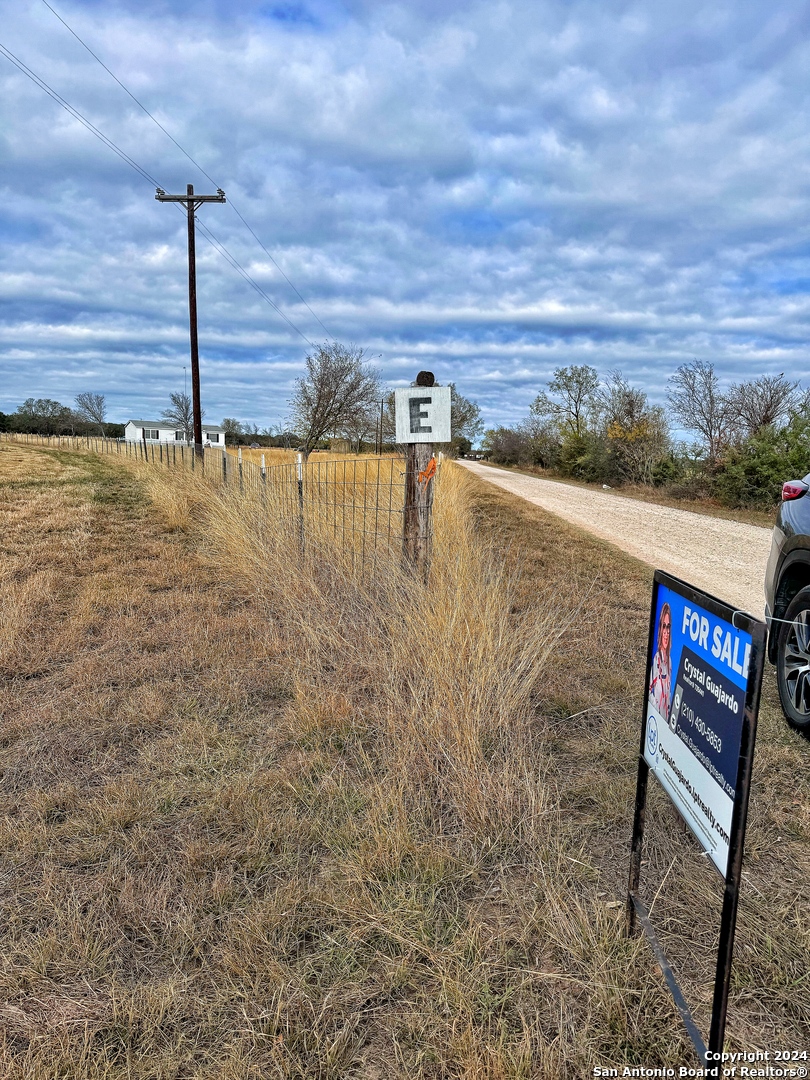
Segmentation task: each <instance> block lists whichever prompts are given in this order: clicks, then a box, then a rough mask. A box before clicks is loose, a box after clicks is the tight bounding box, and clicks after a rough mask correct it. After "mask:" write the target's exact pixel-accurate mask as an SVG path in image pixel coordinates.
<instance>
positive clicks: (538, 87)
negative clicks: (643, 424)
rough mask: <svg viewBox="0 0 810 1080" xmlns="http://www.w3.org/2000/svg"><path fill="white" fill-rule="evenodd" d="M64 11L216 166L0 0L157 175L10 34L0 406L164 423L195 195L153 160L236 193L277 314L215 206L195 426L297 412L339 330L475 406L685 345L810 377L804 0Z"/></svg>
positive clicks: (179, 378) (91, 3)
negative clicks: (572, 369)
mask: <svg viewBox="0 0 810 1080" xmlns="http://www.w3.org/2000/svg"><path fill="white" fill-rule="evenodd" d="M52 7H53V8H54V9H55V11H56V12H58V14H59V15H60V16H61V17H62V19H64V20H65V22H67V23H68V24H69V26H70V27H71V28H72V29H73V31H74V32H75V34H77V35H78V36H79V37H81V38H82V39H83V41H84V42H86V44H87V45H88V46H89V47H90V49H92V50H93V52H94V53H96V55H97V56H98V57H99V58H100V59H101V60H102V61H103V62H104V64H106V65H107V67H108V68H109V69H110V70H111V71H112V72H113V73H114V74H115V76H116V77H117V78H118V79H119V80H120V81H121V82H122V83H123V84H124V85H125V86H126V87H127V89H128V90H129V91H130V92H131V94H133V95H134V96H135V97H136V98H137V99H138V100H139V101H140V102H141V103H142V104H143V105H144V106H145V107H146V109H148V110H149V112H151V113H152V114H153V116H154V117H155V118H156V119H157V120H158V121H159V123H160V124H161V125H162V126H163V127H164V128H165V129H166V131H167V132H168V133H169V134H170V135H171V137H172V139H174V140H176V143H179V144H180V146H182V147H183V148H184V150H185V151H187V153H188V154H189V155H190V156H191V157H192V158H193V159H194V160H195V161H196V162H197V163H199V166H201V169H202V170H203V171H201V169H200V168H198V167H196V166H195V165H194V164H192V162H191V161H190V160H189V159H188V158H187V157H185V156H184V154H183V153H182V152H181V150H180V149H178V146H177V145H176V144H175V142H172V139H170V138H169V137H168V136H167V134H165V133H164V131H162V130H161V129H160V127H158V126H157V124H156V123H154V122H153V120H152V119H150V118H149V117H148V116H147V115H146V114H145V113H144V112H143V111H142V110H141V109H140V108H139V106H138V105H137V104H136V103H135V102H134V101H133V100H132V98H131V97H129V96H128V95H127V93H126V92H125V91H124V90H123V89H122V88H121V87H120V86H119V85H118V84H117V83H116V82H115V81H114V80H113V79H112V78H111V76H110V75H109V74H108V73H107V71H105V70H104V68H103V67H102V66H101V65H100V64H99V63H98V62H97V60H95V59H94V58H93V57H92V56H91V55H90V53H88V52H87V50H86V49H85V48H84V46H83V45H82V44H81V43H80V42H79V41H78V40H76V38H75V37H74V36H72V35H71V33H70V32H69V30H68V29H67V28H66V27H65V26H64V25H63V23H62V22H60V21H59V19H58V18H57V17H56V16H55V15H54V13H53V12H52V11H51V10H49V8H48V7H47V6H46V4H45V3H44V2H43V0H21V2H19V3H14V4H12V3H11V2H10V0H4V2H3V3H2V10H3V18H2V20H0V42H1V43H2V45H3V46H5V48H6V49H8V50H10V51H11V52H12V53H13V54H14V55H15V56H16V57H18V58H19V60H20V61H22V62H23V63H24V64H26V65H27V66H28V67H29V68H30V69H31V70H32V71H33V72H35V73H36V74H37V75H38V76H39V77H40V78H41V79H44V80H45V81H46V82H47V83H48V85H49V86H50V87H51V88H52V89H53V90H54V91H55V92H57V93H58V94H59V95H61V96H62V97H63V98H64V99H65V100H66V101H68V102H69V103H70V104H71V105H72V106H73V107H74V108H75V109H78V110H79V111H80V112H81V113H82V114H83V115H84V116H85V117H87V119H88V120H89V121H90V122H91V123H92V124H93V125H95V127H96V128H97V129H98V130H99V131H101V132H102V133H103V134H104V135H106V136H107V137H108V138H109V139H111V140H112V141H113V142H114V143H116V144H117V145H118V146H119V147H120V148H121V149H122V150H123V151H124V152H125V153H126V154H127V155H129V156H130V157H131V158H132V159H133V160H134V161H135V162H136V163H137V165H138V166H139V167H140V168H141V169H143V170H144V171H145V172H146V173H147V174H148V178H144V177H143V176H141V175H140V174H139V173H138V172H136V171H135V170H134V169H133V168H131V167H130V166H129V165H128V164H126V163H125V162H124V161H122V160H121V159H120V158H119V157H118V156H116V155H115V154H114V153H113V152H112V151H111V150H110V149H109V148H108V147H107V146H105V145H104V144H103V143H102V142H101V141H100V140H99V139H98V138H96V137H95V136H93V135H92V134H91V133H90V132H88V131H87V130H86V129H85V128H84V127H82V126H81V124H80V123H79V122H78V121H77V120H76V119H75V118H73V117H71V116H70V115H69V114H68V113H67V112H66V111H65V110H64V109H63V108H62V107H61V106H60V105H59V104H58V103H57V102H55V101H54V100H52V98H50V97H49V96H48V95H47V94H46V93H44V92H43V90H42V89H40V88H39V87H38V86H36V85H35V84H34V83H33V82H32V81H31V80H30V79H29V78H28V77H26V76H25V75H24V74H22V73H21V72H20V71H19V70H18V69H17V68H15V67H14V66H13V65H12V64H11V63H10V62H9V60H8V59H7V58H6V57H5V56H2V55H0V80H1V81H0V163H1V164H2V167H1V168H0V185H1V186H2V198H1V199H0V374H1V376H2V377H1V378H0V410H2V411H6V412H9V411H13V410H14V409H15V408H16V407H17V406H18V405H19V404H21V403H22V401H24V400H25V399H26V398H28V397H49V398H55V399H57V400H59V401H61V402H62V403H63V404H72V402H73V399H74V397H75V395H76V394H78V393H80V392H82V391H91V392H94V393H102V394H104V395H105V397H106V400H107V405H108V415H109V418H110V419H111V420H117V421H121V422H123V421H126V420H127V419H131V418H141V419H143V418H148V419H152V418H157V417H158V416H159V414H160V412H161V411H162V410H163V409H164V408H166V407H167V405H168V397H169V394H170V393H171V392H174V391H178V390H182V389H183V388H184V367H188V365H189V330H188V293H187V238H186V219H185V217H184V215H182V214H181V213H179V212H178V208H177V207H176V206H172V205H169V204H163V203H160V202H157V201H156V200H155V198H154V195H155V191H154V188H155V184H159V185H160V186H161V187H162V188H163V189H165V190H166V191H167V192H170V193H184V192H185V190H186V185H187V184H188V183H193V184H194V188H195V191H196V192H200V193H208V194H212V193H213V192H214V191H215V190H216V187H217V186H219V187H221V188H223V189H224V190H225V192H226V194H227V198H228V203H227V204H226V205H217V204H212V205H208V206H204V207H203V208H202V209H201V210H200V211H199V214H198V218H199V220H200V221H201V223H202V224H203V225H204V226H206V227H207V228H208V229H210V230H211V232H212V233H213V235H214V236H215V237H216V238H217V240H218V241H219V242H220V243H222V244H224V245H225V247H226V248H227V250H228V251H229V252H230V253H231V255H232V256H233V257H234V258H235V259H236V260H238V262H239V263H240V264H241V266H242V267H243V268H244V269H245V270H246V271H247V273H248V274H249V275H250V277H251V278H252V279H253V280H254V281H255V282H256V283H257V284H258V285H259V286H260V287H261V289H262V290H263V291H264V293H265V294H266V296H267V297H268V298H269V299H270V300H272V301H273V304H275V305H276V306H277V307H278V308H280V309H281V311H282V312H283V313H284V315H285V316H286V317H287V319H288V320H290V321H289V322H287V321H285V320H284V319H283V318H282V317H281V316H280V315H279V314H278V312H277V310H276V309H275V308H274V307H272V306H271V305H270V304H269V303H268V302H267V301H266V300H265V299H263V298H262V297H261V296H260V295H259V294H258V293H257V292H256V291H255V290H254V289H253V288H252V287H251V285H250V284H248V283H247V282H246V281H245V280H244V279H243V278H242V277H241V276H240V275H239V274H238V273H237V272H236V271H235V270H234V269H233V267H232V266H231V265H229V264H228V262H227V261H226V260H225V259H224V258H223V257H222V255H221V254H220V253H218V251H217V250H215V248H214V247H213V246H211V245H210V244H209V242H208V241H207V240H206V238H205V236H204V235H203V234H202V233H198V236H197V275H198V281H197V289H198V305H199V339H200V358H201V381H202V399H203V407H204V408H205V410H206V415H207V418H208V419H209V421H213V420H216V421H219V420H221V419H222V418H223V417H225V416H228V417H236V418H238V419H240V420H243V421H245V422H248V423H256V424H257V425H258V426H259V427H260V428H265V427H267V428H272V427H281V426H283V425H284V421H285V418H286V416H287V414H288V400H289V398H290V396H291V394H292V390H293V386H294V381H295V379H296V378H298V377H300V376H301V375H302V373H303V370H304V359H305V357H306V354H307V352H308V351H311V350H312V349H313V348H315V347H317V346H318V345H320V344H322V343H324V342H325V341H329V340H336V341H340V342H342V343H345V344H356V345H357V346H359V347H361V348H363V349H365V350H366V355H367V356H368V357H369V359H370V360H371V361H372V362H373V363H374V364H375V366H376V367H378V368H379V370H380V372H381V374H382V378H383V380H384V382H385V384H386V385H387V386H389V387H396V386H407V385H409V384H410V382H411V380H412V379H413V378H414V377H415V375H416V373H417V372H418V371H419V370H420V369H423V368H427V369H430V370H431V371H433V372H434V373H435V375H436V378H437V380H438V381H439V382H440V383H447V382H451V381H452V382H455V384H456V386H457V388H458V390H459V391H460V392H461V393H462V394H464V395H465V396H467V397H469V398H471V399H472V400H474V401H476V402H477V403H478V404H479V405H480V407H481V410H482V416H483V420H484V423H485V426H486V427H494V426H497V425H499V424H506V425H508V424H513V423H516V422H518V421H519V420H520V419H521V418H522V417H523V416H525V415H526V413H527V411H528V407H529V404H530V402H531V401H532V400H533V399H534V397H535V396H536V395H537V393H538V392H539V391H540V390H542V389H543V388H544V386H545V384H546V382H547V381H548V380H549V379H550V378H552V377H553V372H554V370H555V368H559V367H563V366H567V365H570V364H590V365H592V366H593V367H595V368H596V369H597V370H598V371H599V373H600V375H602V376H603V377H605V376H607V374H608V373H609V372H610V371H613V370H620V371H621V372H622V373H623V375H624V376H625V377H626V378H628V379H629V380H630V381H631V382H632V383H633V384H634V385H637V386H639V387H641V388H642V389H644V390H645V391H646V392H647V393H648V395H649V398H650V401H651V402H652V403H655V404H664V403H665V394H666V387H667V379H668V378H669V377H670V376H671V375H672V374H673V373H674V371H675V370H676V369H677V367H678V366H679V365H681V364H684V363H689V362H691V361H692V360H694V359H695V358H698V359H701V360H705V361H709V362H711V363H713V364H715V366H716V370H717V372H718V374H719V376H720V378H721V382H722V383H723V385H726V386H727V385H729V384H730V383H733V382H738V381H740V380H743V379H749V378H756V377H757V376H759V375H762V374H766V373H772V374H778V373H780V372H785V373H786V374H787V375H788V376H790V377H793V378H800V379H802V380H803V381H804V384H805V385H807V383H808V381H810V379H808V378H806V376H807V374H808V363H807V356H808V350H807V342H808V336H809V333H810V303H809V302H808V290H809V289H810V185H809V184H808V180H810V153H808V151H810V125H808V123H807V116H808V111H809V110H808V105H809V104H810V102H808V97H809V96H810V80H808V77H807V72H808V71H810V34H809V33H808V32H809V31H810V8H808V6H807V5H806V4H804V3H798V2H791V0H788V2H783V3H780V4H773V3H770V2H768V3H765V2H763V0H751V2H750V3H746V4H739V3H734V4H732V3H724V2H722V0H707V2H703V0H681V2H680V3H679V4H677V5H676V4H660V3H640V4H636V3H619V2H613V0H599V2H579V0H563V2H555V0H487V2H486V3H478V2H476V0H465V2H461V0H459V2H455V0H430V2H429V0H408V2H407V3H401V4H400V3H387V2H385V0H379V2H377V0H343V2H339V0H300V2H298V0H288V2H284V0H280V2H274V0H269V2H260V0H256V2H252V0H241V2H240V0H228V2H226V0H194V2H193V3H192V2H191V0H137V2H135V0H120V2H118V3H107V2H100V0H82V2H81V3H75V2H68V0H53V2H52ZM205 174H207V176H206V175H205ZM212 181H213V183H212ZM235 210H237V211H238V212H239V214H241V215H242V217H243V218H244V219H245V220H246V221H247V222H248V224H249V225H250V227H251V228H252V229H253V230H254V232H255V233H256V234H257V236H258V237H259V238H260V240H261V243H262V245H264V248H263V247H262V246H260V244H259V243H258V242H257V241H256V240H255V239H254V237H253V236H252V235H251V233H250V232H249V231H248V230H247V229H246V227H245V225H244V224H243V223H242V221H241V220H240V218H239V216H237V213H236V212H235ZM264 249H266V251H265V250H264ZM268 253H269V254H268ZM271 256H272V257H271ZM284 275H286V279H289V282H291V283H292V285H290V284H289V283H288V280H286V279H285V276H284ZM302 298H303V300H302ZM304 301H305V302H304ZM290 323H292V324H293V325H292V326H291V325H290ZM186 377H187V376H186Z"/></svg>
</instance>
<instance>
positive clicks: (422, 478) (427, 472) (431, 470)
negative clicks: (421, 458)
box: [419, 457, 436, 487]
mask: <svg viewBox="0 0 810 1080" xmlns="http://www.w3.org/2000/svg"><path fill="white" fill-rule="evenodd" d="M435 475H436V458H435V457H432V458H431V459H430V461H429V462H428V463H427V467H426V468H424V469H423V470H422V471H421V472H420V473H419V483H420V484H424V485H425V487H427V483H428V480H432V479H433V477H434V476H435Z"/></svg>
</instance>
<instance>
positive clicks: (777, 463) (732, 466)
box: [715, 413, 810, 510]
mask: <svg viewBox="0 0 810 1080" xmlns="http://www.w3.org/2000/svg"><path fill="white" fill-rule="evenodd" d="M808 462H810V419H808V417H807V416H806V415H800V414H798V413H795V414H794V415H793V416H792V417H791V419H790V421H789V422H788V423H787V424H786V425H784V426H783V427H781V428H776V427H774V426H769V427H765V428H762V429H761V430H760V431H758V432H757V434H756V435H753V436H751V438H750V439H748V440H746V442H745V443H744V444H743V445H742V446H735V447H733V448H732V449H731V450H730V451H729V452H728V454H727V456H726V459H725V461H724V463H723V467H722V469H721V470H720V471H719V472H718V473H717V476H716V478H715V491H716V492H717V494H718V495H719V496H720V498H721V499H722V500H723V501H724V502H725V503H728V504H729V505H730V506H756V507H761V508H763V509H766V510H770V509H772V508H773V507H774V506H776V505H777V504H778V502H779V497H780V493H781V490H782V484H783V483H784V481H785V480H794V479H798V478H799V477H802V476H804V475H805V474H806V473H807V471H808Z"/></svg>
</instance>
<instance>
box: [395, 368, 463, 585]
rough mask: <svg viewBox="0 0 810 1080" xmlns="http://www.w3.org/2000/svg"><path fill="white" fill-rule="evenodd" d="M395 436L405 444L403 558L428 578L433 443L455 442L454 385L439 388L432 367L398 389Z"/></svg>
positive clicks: (399, 441) (434, 467)
mask: <svg viewBox="0 0 810 1080" xmlns="http://www.w3.org/2000/svg"><path fill="white" fill-rule="evenodd" d="M395 403H396V427H397V435H396V439H397V442H398V443H399V444H400V445H404V447H405V506H404V512H403V518H402V557H403V562H404V563H405V566H406V567H408V568H409V569H411V570H414V571H416V573H418V574H420V575H421V576H422V577H423V578H427V575H428V572H429V570H430V547H431V539H432V532H433V520H432V518H433V478H434V477H435V475H436V459H435V457H434V455H433V446H434V443H437V442H439V443H441V442H449V441H450V388H449V387H437V386H436V380H435V378H434V376H433V372H432V371H420V372H419V374H418V375H417V376H416V381H415V382H414V383H413V384H412V388H411V389H407V390H397V391H395Z"/></svg>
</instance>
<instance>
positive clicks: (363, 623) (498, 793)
mask: <svg viewBox="0 0 810 1080" xmlns="http://www.w3.org/2000/svg"><path fill="white" fill-rule="evenodd" d="M397 464H398V463H396V462H392V463H391V466H392V467H396V466H397ZM146 483H147V486H148V490H149V492H150V495H151V497H152V498H153V499H154V500H155V501H156V502H157V504H158V505H160V506H161V507H163V508H164V509H165V513H166V515H167V517H168V518H169V520H170V521H171V522H172V524H173V525H174V526H175V527H185V528H188V529H193V530H196V531H197V533H198V535H199V536H200V537H204V547H205V549H206V550H207V552H208V555H209V558H211V559H212V560H213V561H214V562H215V563H216V564H217V565H218V566H220V567H223V568H225V567H227V572H228V574H229V575H231V576H233V577H234V578H236V579H238V580H240V581H241V582H242V584H243V587H245V588H246V589H247V590H249V591H250V592H251V594H252V595H253V596H255V597H258V598H260V600H261V603H262V605H263V609H264V611H265V612H266V617H267V627H266V633H267V635H268V638H269V639H270V640H271V641H272V642H273V647H274V648H276V647H280V646H283V647H284V648H285V649H286V650H287V651H288V654H289V674H290V683H291V687H292V689H293V705H292V712H293V713H294V717H295V725H296V727H297V729H298V731H299V732H303V733H305V732H307V731H308V730H316V731H319V732H321V733H324V732H328V731H329V730H330V729H333V728H334V729H335V730H336V731H340V730H341V729H343V728H345V727H346V725H347V724H348V725H352V724H354V725H358V726H359V727H360V728H362V729H363V730H365V731H374V732H375V733H376V734H377V735H379V736H380V737H381V738H383V739H384V740H385V746H386V751H385V756H386V759H387V773H388V774H389V775H390V777H391V778H392V779H393V778H396V781H397V784H398V786H401V784H402V783H403V779H402V778H405V780H404V782H405V784H406V786H407V787H410V788H411V789H412V794H413V793H415V792H419V791H421V790H423V789H430V790H431V792H432V803H433V805H438V804H441V806H442V808H443V813H444V814H446V815H447V816H448V817H447V822H445V825H446V826H447V827H448V828H456V827H459V828H460V829H461V832H462V833H463V835H464V836H465V838H466V839H467V840H472V839H473V838H475V839H476V840H477V842H480V843H482V844H483V845H484V846H492V844H493V842H494V837H496V836H497V837H498V838H499V839H498V841H497V842H498V843H499V844H504V843H509V844H514V843H516V842H518V841H519V840H520V839H521V837H522V836H523V833H524V832H525V830H526V829H527V828H530V827H531V823H532V822H533V821H535V820H536V819H537V813H538V811H540V812H542V806H543V802H544V794H543V790H544V789H543V784H542V772H543V764H542V762H537V761H531V755H526V754H524V753H522V750H525V749H526V748H525V746H524V745H523V740H524V739H525V733H526V730H527V723H528V717H529V707H530V701H531V695H532V692H533V690H534V689H535V688H536V686H537V683H538V680H539V678H540V676H541V673H542V672H543V670H544V668H545V666H546V664H547V662H548V658H549V656H550V654H551V652H552V650H553V648H554V645H555V642H556V641H557V639H558V637H559V632H560V619H559V617H558V616H557V614H555V613H553V612H552V609H551V607H550V605H548V604H545V603H543V602H540V603H538V604H536V605H535V606H533V607H532V608H531V609H523V610H518V609H517V607H516V603H515V601H516V597H517V591H516V589H517V582H516V581H515V580H514V577H513V576H511V577H510V571H508V569H507V566H506V564H505V562H504V560H503V558H502V557H501V556H500V555H499V554H498V552H496V551H495V550H494V549H493V548H492V547H490V546H488V545H487V544H486V543H485V542H483V541H482V539H481V537H480V536H479V535H477V534H476V533H475V531H474V528H473V523H472V521H471V520H470V499H469V492H468V485H469V484H470V480H469V479H468V478H467V476H466V474H464V473H463V472H462V471H461V470H458V469H457V468H455V467H454V466H452V465H446V466H445V467H444V470H443V474H442V476H441V478H440V482H439V491H440V494H439V497H438V498H437V502H436V514H435V535H434V539H433V557H432V563H431V571H430V577H429V580H428V582H427V583H426V584H424V583H422V582H421V581H420V580H418V579H417V578H416V577H415V576H414V575H413V574H411V573H410V572H408V571H407V570H406V569H404V568H403V566H402V563H401V559H400V541H399V537H398V536H396V534H395V536H394V543H393V544H387V543H386V544H384V545H383V546H382V547H381V548H379V549H377V550H376V551H375V550H374V549H373V547H372V545H371V543H370V541H369V539H368V535H369V533H371V532H373V529H374V520H373V515H374V511H373V510H369V511H367V514H368V517H367V519H366V521H365V522H364V523H363V522H362V521H361V520H360V519H359V518H358V519H357V520H356V522H355V531H353V532H350V533H348V534H347V535H341V536H336V535H335V530H334V529H333V527H332V523H331V521H330V520H329V519H327V518H323V517H321V516H319V514H318V512H317V509H315V510H312V511H311V512H309V513H308V517H307V523H306V532H305V536H304V543H303V550H302V548H301V544H300V536H299V532H298V521H297V518H296V517H295V516H293V517H289V516H287V517H286V518H285V517H284V516H282V515H281V514H279V513H276V512H275V511H276V510H277V509H280V508H276V507H274V505H273V498H274V494H273V490H272V488H271V489H270V490H269V493H267V492H263V491H248V492H247V493H246V494H244V495H243V494H240V493H239V492H238V491H236V490H234V489H233V488H231V489H225V490H223V489H221V488H211V487H210V486H209V485H208V484H206V483H205V482H199V481H198V482H196V483H188V484H185V485H182V486H178V485H177V483H176V481H175V478H174V477H172V476H171V475H167V474H166V473H159V472H158V473H155V472H154V471H150V472H148V473H147V476H146ZM330 497H332V498H334V493H333V494H332V496H330ZM337 498H338V500H339V501H352V500H356V501H357V503H358V514H361V513H362V509H361V507H362V495H361V494H359V493H358V492H356V491H355V490H353V489H352V484H351V478H349V480H348V482H347V483H346V485H345V486H344V489H343V491H342V492H341V494H340V495H339V496H338V497H337ZM268 500H269V504H268ZM184 515H186V516H185V518H184ZM524 757H525V758H526V764H525V766H517V762H518V761H520V760H521V759H522V758H524ZM386 782H387V781H386ZM403 797H404V796H403ZM443 827H444V826H443Z"/></svg>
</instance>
